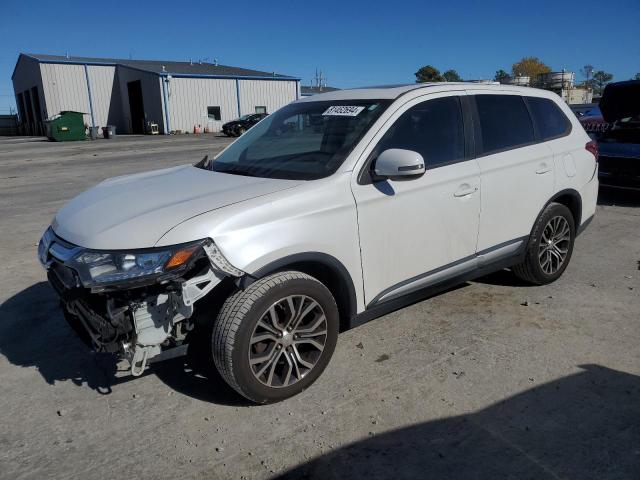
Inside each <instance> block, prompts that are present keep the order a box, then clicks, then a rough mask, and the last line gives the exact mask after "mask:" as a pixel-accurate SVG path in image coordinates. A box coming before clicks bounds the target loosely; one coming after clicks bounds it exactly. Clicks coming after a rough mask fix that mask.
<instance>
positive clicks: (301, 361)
mask: <svg viewBox="0 0 640 480" xmlns="http://www.w3.org/2000/svg"><path fill="white" fill-rule="evenodd" d="M291 347H292V348H293V354H294V356H295V359H296V360H297V361H298V363H299V364H300V365H302V366H303V367H307V368H308V369H312V368H313V363H309V362H307V361H306V360H305V359H303V358H302V356H301V355H300V352H299V351H298V347H296V346H295V344H294V345H292V346H291Z"/></svg>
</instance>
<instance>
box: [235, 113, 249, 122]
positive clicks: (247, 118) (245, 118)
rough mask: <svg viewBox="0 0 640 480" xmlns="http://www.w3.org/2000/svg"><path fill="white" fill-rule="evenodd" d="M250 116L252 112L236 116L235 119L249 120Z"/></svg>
mask: <svg viewBox="0 0 640 480" xmlns="http://www.w3.org/2000/svg"><path fill="white" fill-rule="evenodd" d="M251 117H253V114H249V115H242V116H241V117H240V118H236V121H237V120H249V119H250V118H251Z"/></svg>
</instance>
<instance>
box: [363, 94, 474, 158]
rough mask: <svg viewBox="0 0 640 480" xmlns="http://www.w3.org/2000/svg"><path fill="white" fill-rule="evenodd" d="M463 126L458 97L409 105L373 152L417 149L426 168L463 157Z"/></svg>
mask: <svg viewBox="0 0 640 480" xmlns="http://www.w3.org/2000/svg"><path fill="white" fill-rule="evenodd" d="M464 143H465V142H464V128H463V123H462V111H461V108H460V99H459V98H458V97H443V98H436V99H433V100H428V101H426V102H422V103H419V104H418V105H415V106H413V107H411V108H410V109H409V110H407V111H406V112H405V113H403V114H402V115H401V116H400V118H398V120H396V122H395V123H394V124H393V125H392V126H391V128H389V130H388V131H387V133H385V135H384V137H382V140H380V143H379V144H378V145H377V147H376V151H375V153H374V155H375V156H378V155H379V154H380V153H382V152H383V151H385V150H387V149H390V148H402V149H405V150H412V151H414V152H418V153H419V154H420V155H422V157H423V158H424V162H425V167H426V168H427V169H429V168H436V167H440V166H443V165H448V164H451V163H455V162H457V161H461V160H464V158H465V150H464Z"/></svg>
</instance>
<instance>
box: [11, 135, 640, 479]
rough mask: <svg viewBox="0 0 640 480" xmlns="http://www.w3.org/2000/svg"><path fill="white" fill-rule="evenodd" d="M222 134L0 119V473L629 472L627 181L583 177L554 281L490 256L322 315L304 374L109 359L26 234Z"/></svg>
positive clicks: (632, 245)
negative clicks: (409, 299)
mask: <svg viewBox="0 0 640 480" xmlns="http://www.w3.org/2000/svg"><path fill="white" fill-rule="evenodd" d="M227 142H228V140H227V139H225V138H222V137H215V136H213V135H203V136H197V137H194V136H193V135H189V136H186V135H185V136H181V137H173V138H165V137H118V138H117V139H115V140H112V141H107V140H100V141H97V142H77V143H66V144H52V143H48V142H45V141H41V140H40V139H18V138H0V219H1V220H0V222H1V223H0V227H1V228H0V259H2V265H1V267H0V269H1V270H0V271H1V274H0V426H1V428H0V478H2V479H5V478H6V479H18V478H29V479H32V478H33V479H42V478H78V479H94V478H156V479H158V478H207V479H227V478H236V479H240V478H271V477H275V476H278V475H285V476H286V477H287V478H295V479H297V478H311V479H331V478H368V479H388V478H452V479H461V478H474V479H475V478H478V479H485V478H492V479H495V478H505V477H509V478H518V479H526V478H530V479H546V478H549V479H557V478H563V479H564V478H571V479H573V478H580V479H583V478H592V479H609V478H612V479H613V478H615V479H620V478H629V479H632V478H633V479H637V478H640V349H639V347H638V346H639V344H640V194H638V193H635V194H631V193H627V194H620V193H615V192H601V199H600V205H599V207H598V211H597V215H596V217H595V220H594V221H593V223H592V225H591V226H590V228H589V229H588V230H587V231H586V232H585V233H584V234H583V235H582V236H581V237H579V238H578V240H577V242H576V249H575V252H574V256H573V258H572V260H571V264H570V266H569V268H568V270H567V271H566V273H565V275H564V276H563V277H562V278H561V279H560V280H559V281H558V282H556V283H555V284H552V285H548V286H545V287H535V288H532V287H526V286H523V285H521V284H519V283H518V282H516V281H515V280H513V279H512V277H511V276H510V275H509V274H508V272H501V273H498V274H494V275H492V276H490V277H486V278H483V279H481V280H480V281H477V282H473V283H469V284H466V285H464V286H461V287H460V288H457V289H454V290H452V291H449V292H447V293H444V294H442V295H439V296H437V297H434V298H431V299H429V300H426V301H423V302H421V303H417V304H415V305H413V306H411V307H408V308H406V309H403V310H400V311H398V312H395V313H393V314H390V315H387V316H385V317H382V318H380V319H378V320H376V321H374V322H370V323H368V324H366V325H364V326H362V327H359V328H357V329H354V330H351V331H349V332H346V333H344V334H342V335H341V336H340V338H339V341H338V346H337V349H336V353H335V356H334V358H333V360H332V361H331V363H330V365H329V367H328V369H327V370H326V372H325V373H324V374H323V375H322V377H321V378H320V379H319V380H318V381H317V382H316V383H315V385H313V386H312V387H311V388H310V389H309V390H308V391H306V392H304V393H303V394H301V395H299V396H297V397H294V398H292V399H290V400H287V401H285V402H282V403H279V404H275V405H268V406H250V405H248V404H246V403H245V402H244V401H243V400H242V399H241V398H239V397H238V396H237V395H235V394H234V393H233V392H232V391H230V389H229V388H228V387H226V385H224V383H222V381H221V380H220V379H218V378H215V377H214V378H211V379H207V378H205V377H204V376H203V375H202V374H201V373H199V372H197V371H195V370H193V369H192V368H191V365H190V364H189V363H188V362H185V360H184V359H177V360H172V361H169V362H165V363H163V364H158V365H156V366H154V367H153V369H151V370H150V371H149V372H148V373H147V374H145V375H144V376H142V377H140V378H136V379H132V378H130V377H125V378H114V377H113V375H112V372H111V370H110V369H109V368H108V366H107V365H108V363H106V362H105V361H104V359H103V358H101V357H98V356H95V355H92V354H90V353H89V352H88V351H87V350H86V348H85V347H84V346H83V345H82V344H81V342H80V341H79V340H78V339H76V337H75V335H74V333H73V332H72V331H71V330H70V328H69V327H67V325H66V324H65V322H64V319H63V318H62V315H61V313H60V312H59V310H58V308H57V304H56V297H55V294H54V293H53V291H52V290H51V289H50V287H49V286H48V285H47V283H45V274H44V271H43V270H42V269H41V267H40V265H39V264H38V262H37V259H36V245H37V242H38V240H39V238H40V235H41V234H42V232H43V231H44V229H45V228H46V227H47V226H48V225H49V222H50V221H51V218H52V216H53V215H54V213H55V211H56V210H57V209H59V208H60V207H61V206H62V205H63V204H64V203H65V201H67V200H69V199H70V198H71V197H73V196H74V195H76V194H77V193H79V192H81V191H82V190H84V189H86V188H88V187H89V186H91V185H93V184H95V183H97V182H99V181H101V180H103V179H105V178H107V177H112V176H116V175H121V174H125V173H133V172H138V171H144V170H149V169H154V168H162V167H166V166H171V165H178V164H183V163H193V162H195V161H197V160H199V159H200V158H202V156H204V155H205V154H211V153H214V152H216V151H218V150H219V149H220V148H222V147H223V146H224V145H226V144H227Z"/></svg>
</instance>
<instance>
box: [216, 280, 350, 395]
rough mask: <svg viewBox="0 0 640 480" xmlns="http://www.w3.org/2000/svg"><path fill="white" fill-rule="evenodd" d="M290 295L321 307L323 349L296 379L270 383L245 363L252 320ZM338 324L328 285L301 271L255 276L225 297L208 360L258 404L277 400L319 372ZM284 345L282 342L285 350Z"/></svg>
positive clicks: (298, 389)
mask: <svg viewBox="0 0 640 480" xmlns="http://www.w3.org/2000/svg"><path fill="white" fill-rule="evenodd" d="M292 295H294V296H295V295H300V296H305V297H308V298H309V299H313V300H314V301H315V302H316V303H317V304H318V305H319V306H320V307H321V308H322V311H323V312H324V316H325V318H326V336H323V337H322V338H323V339H324V342H325V343H324V349H323V350H322V351H321V353H319V354H318V355H319V356H318V357H317V359H316V360H315V364H314V365H313V367H312V368H311V369H310V370H309V371H307V372H306V374H304V375H303V376H301V378H299V379H297V380H296V382H295V383H293V384H292V385H288V386H287V385H281V386H277V387H272V386H268V385H266V384H265V383H264V382H261V381H260V380H259V379H258V378H257V377H256V375H254V371H253V370H252V367H251V365H250V363H249V356H250V355H251V354H252V353H251V350H250V349H251V348H253V347H252V346H251V345H250V342H251V339H252V334H253V333H254V330H255V329H256V325H257V324H258V322H259V321H260V320H261V319H263V316H265V315H266V314H267V311H268V310H269V308H270V307H271V306H272V305H274V304H275V303H276V302H279V301H281V300H282V299H286V298H287V297H289V296H292ZM300 310H302V304H301V305H300ZM338 327H339V315H338V307H337V305H336V302H335V300H334V298H333V296H332V295H331V292H330V291H329V290H328V289H327V287H325V286H324V285H323V284H322V283H321V282H319V281H318V280H316V279H315V278H313V277H311V276H309V275H307V274H304V273H301V272H295V271H288V272H279V273H274V274H272V275H269V276H267V277H264V278H261V279H259V280H257V281H256V282H254V283H252V284H251V285H249V287H247V288H246V289H245V290H240V291H237V292H235V293H234V294H233V295H231V296H230V297H229V298H228V299H227V300H226V301H225V303H224V304H223V306H222V309H221V311H220V313H219V314H218V317H217V319H216V322H215V324H214V326H213V335H212V351H213V360H214V362H215V365H216V367H217V369H218V371H219V372H220V374H221V375H222V377H223V378H224V380H225V381H226V382H227V383H228V384H229V385H230V386H231V387H232V388H233V389H234V390H236V391H237V392H238V393H239V394H241V395H242V396H244V397H245V398H247V399H249V400H251V401H253V402H255V403H261V404H262V403H270V402H277V401H280V400H284V399H285V398H288V397H291V396H293V395H296V394H297V393H300V392H301V391H303V390H304V389H306V388H307V387H309V386H310V385H311V384H312V383H313V382H314V381H315V380H316V379H317V378H318V377H319V376H320V374H321V373H322V372H323V370H324V369H325V367H326V366H327V364H328V363H329V360H330V359H331V356H332V354H333V351H334V349H335V346H336V342H337V339H338ZM274 348H275V347H274ZM278 348H280V347H278ZM289 348H290V347H286V346H285V349H287V351H289V350H288V349H289ZM293 348H295V347H293ZM282 353H283V354H284V350H283V351H282ZM290 355H292V354H290ZM278 358H280V359H281V360H284V359H283V358H282V357H278ZM286 360H288V359H286ZM279 361H280V360H278V362H279ZM273 363H277V362H273ZM279 365H284V364H280V363H279Z"/></svg>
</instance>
